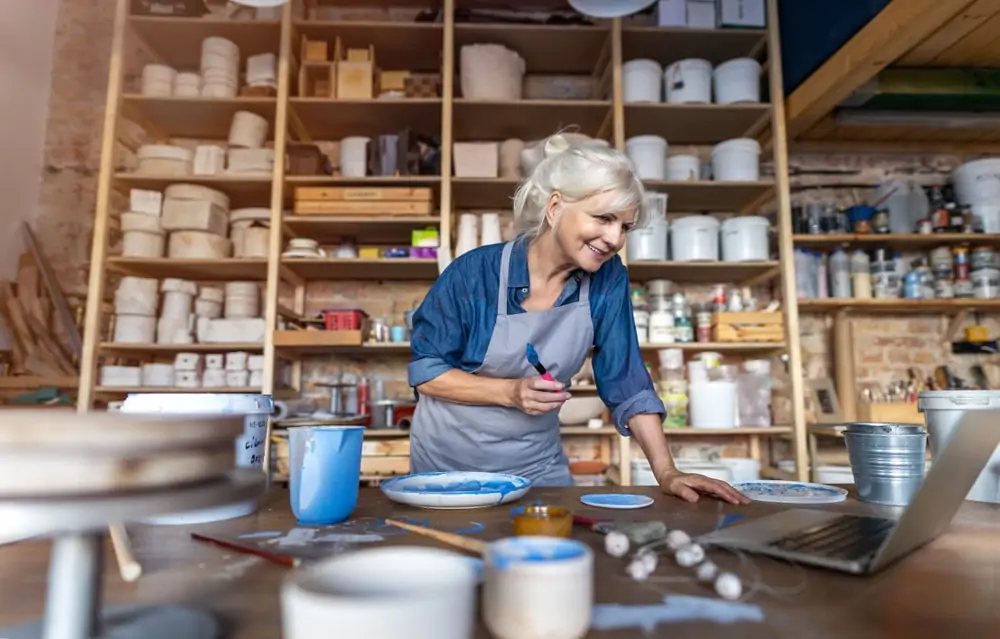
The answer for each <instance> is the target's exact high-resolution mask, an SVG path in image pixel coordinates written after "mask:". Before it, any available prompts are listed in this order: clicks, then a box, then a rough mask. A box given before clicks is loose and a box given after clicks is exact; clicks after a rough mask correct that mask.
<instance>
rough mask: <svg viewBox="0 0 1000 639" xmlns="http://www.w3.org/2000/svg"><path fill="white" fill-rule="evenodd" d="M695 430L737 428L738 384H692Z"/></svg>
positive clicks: (690, 395) (691, 408) (691, 399)
mask: <svg viewBox="0 0 1000 639" xmlns="http://www.w3.org/2000/svg"><path fill="white" fill-rule="evenodd" d="M688 401H689V402H690V404H689V406H690V414H691V426H692V427H693V428H736V419H737V412H736V382H735V381H732V380H718V381H714V382H692V383H691V384H690V385H689V386H688Z"/></svg>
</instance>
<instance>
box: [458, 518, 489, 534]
mask: <svg viewBox="0 0 1000 639" xmlns="http://www.w3.org/2000/svg"><path fill="white" fill-rule="evenodd" d="M484 530H486V526H484V525H482V524H481V523H479V522H478V521H474V522H472V525H471V526H470V527H468V528H461V529H459V530H456V531H455V534H456V535H475V534H476V533H481V532H483V531H484Z"/></svg>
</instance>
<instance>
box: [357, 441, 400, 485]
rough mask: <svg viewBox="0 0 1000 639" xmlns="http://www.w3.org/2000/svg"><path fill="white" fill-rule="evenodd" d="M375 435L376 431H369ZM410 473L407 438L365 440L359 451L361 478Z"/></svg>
mask: <svg viewBox="0 0 1000 639" xmlns="http://www.w3.org/2000/svg"><path fill="white" fill-rule="evenodd" d="M370 432H371V433H372V434H377V433H378V432H379V431H378V430H372V431H370ZM409 472H410V439H409V438H408V437H391V438H381V437H377V438H375V437H373V438H372V439H366V440H365V443H364V444H363V446H362V449H361V474H362V476H369V477H372V476H375V477H386V476H392V475H406V474H408V473H409Z"/></svg>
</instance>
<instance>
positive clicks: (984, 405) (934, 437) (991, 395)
mask: <svg viewBox="0 0 1000 639" xmlns="http://www.w3.org/2000/svg"><path fill="white" fill-rule="evenodd" d="M917 410H919V411H920V412H922V413H924V415H925V416H926V418H927V432H928V433H930V446H931V454H932V455H937V454H939V453H940V451H942V450H944V447H945V446H946V445H947V444H948V441H949V440H950V439H951V435H952V432H953V431H954V428H955V424H957V423H958V420H960V419H962V415H963V414H965V412H966V411H973V410H994V411H1000V391H995V390H992V391H991V390H952V391H924V392H922V393H920V395H919V397H917ZM997 428H1000V412H998V413H997ZM965 498H966V499H969V500H972V501H981V502H988V503H994V504H995V503H1000V446H998V447H997V448H996V450H994V451H993V456H992V457H990V460H989V461H988V462H986V466H985V467H984V468H983V471H982V472H981V473H980V474H979V477H978V478H977V479H976V483H975V484H973V486H972V489H971V490H970V491H969V494H968V495H966V497H965Z"/></svg>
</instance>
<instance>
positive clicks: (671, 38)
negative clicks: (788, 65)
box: [622, 27, 767, 67]
mask: <svg viewBox="0 0 1000 639" xmlns="http://www.w3.org/2000/svg"><path fill="white" fill-rule="evenodd" d="M766 39H767V32H766V31H765V30H764V29H689V28H686V27H623V28H622V59H623V60H625V61H626V62H628V61H629V60H634V59H636V58H649V59H652V60H656V61H657V62H659V63H660V64H661V65H663V66H664V67H666V66H667V65H669V64H672V63H674V62H677V61H678V60H683V59H685V58H701V59H703V60H708V61H709V62H711V63H712V64H713V65H717V64H720V63H722V62H725V61H727V60H731V59H733V58H741V57H746V56H747V55H749V54H750V52H751V51H753V50H754V49H756V48H757V47H759V46H760V44H761V43H762V42H763V41H765V40H766Z"/></svg>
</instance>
